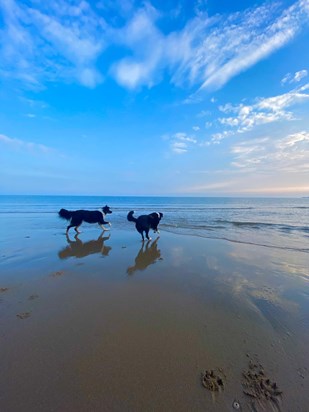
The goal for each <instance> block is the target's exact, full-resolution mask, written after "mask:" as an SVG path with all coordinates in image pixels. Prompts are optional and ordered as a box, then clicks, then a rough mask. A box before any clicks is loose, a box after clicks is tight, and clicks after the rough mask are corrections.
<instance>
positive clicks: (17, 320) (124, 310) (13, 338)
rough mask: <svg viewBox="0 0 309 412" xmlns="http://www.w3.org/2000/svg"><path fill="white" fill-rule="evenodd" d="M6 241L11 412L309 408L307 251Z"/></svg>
mask: <svg viewBox="0 0 309 412" xmlns="http://www.w3.org/2000/svg"><path fill="white" fill-rule="evenodd" d="M1 246H2V251H1V275H0V288H1V289H0V322H1V331H0V339H1V342H0V343H1V345H0V348H1V349H0V351H1V361H2V362H1V364H2V368H1V374H0V388H1V396H0V410H1V411H2V410H3V411H5V412H11V411H12V412H13V411H14V412H18V411H23V412H24V411H74V412H76V411H86V410H87V411H88V410H91V411H177V412H178V411H205V410H209V411H210V410H211V411H220V412H221V411H232V410H237V408H238V407H239V408H238V410H243V411H252V410H253V411H255V410H257V411H260V410H266V411H272V410H274V411H304V412H305V411H307V410H308V405H309V393H308V391H307V390H306V387H308V380H309V364H308V363H309V362H308V359H309V356H308V355H309V353H308V352H309V351H308V347H309V345H308V344H309V333H308V332H309V328H308V326H309V325H308V322H309V320H308V319H309V316H308V308H309V304H308V296H309V287H308V268H307V267H308V254H306V253H299V252H297V253H296V252H288V251H285V252H284V253H283V252H282V251H280V250H278V249H271V248H263V247H260V248H259V247H254V246H250V245H242V244H237V243H231V242H225V241H217V240H209V239H201V238H198V237H192V236H184V235H173V234H169V233H165V232H163V233H161V236H160V238H158V237H157V236H153V240H152V241H151V242H149V243H146V242H145V243H144V244H142V242H141V241H140V238H139V236H138V234H137V233H136V232H135V231H134V230H132V232H126V231H121V230H117V231H116V230H114V231H113V230H112V231H111V233H108V232H105V233H103V234H102V235H100V230H99V229H94V228H88V227H85V228H83V233H81V234H80V235H79V236H78V237H77V238H76V237H74V235H73V233H72V234H71V235H70V237H69V238H66V236H65V234H64V233H63V232H62V231H58V230H53V229H48V230H44V229H42V228H40V229H39V230H34V231H33V230H31V231H27V229H26V228H24V229H23V228H20V230H19V231H18V230H17V228H13V229H12V231H11V232H10V233H8V234H7V236H6V237H5V238H3V239H2V242H1ZM255 375H256V376H255Z"/></svg>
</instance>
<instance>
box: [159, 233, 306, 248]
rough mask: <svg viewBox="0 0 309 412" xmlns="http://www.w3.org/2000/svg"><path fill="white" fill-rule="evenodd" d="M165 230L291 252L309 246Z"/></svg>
mask: <svg viewBox="0 0 309 412" xmlns="http://www.w3.org/2000/svg"><path fill="white" fill-rule="evenodd" d="M164 229H165V230H166V231H167V232H170V233H174V234H176V235H185V236H196V237H201V238H205V239H217V240H225V241H227V242H231V243H240V244H244V245H252V246H261V247H266V248H270V249H280V250H289V251H293V252H302V253H309V248H299V247H290V246H279V245H273V244H266V243H259V242H250V241H248V240H239V239H231V238H228V237H226V236H211V235H207V234H204V233H203V234H201V233H192V232H190V233H185V232H178V231H175V230H173V229H170V230H169V229H168V228H166V227H165V228H164Z"/></svg>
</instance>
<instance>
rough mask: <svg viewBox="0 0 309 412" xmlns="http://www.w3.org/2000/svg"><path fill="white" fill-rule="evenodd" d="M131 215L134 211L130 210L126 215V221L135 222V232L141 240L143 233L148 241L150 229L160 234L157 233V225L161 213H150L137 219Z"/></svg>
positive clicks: (161, 215)
mask: <svg viewBox="0 0 309 412" xmlns="http://www.w3.org/2000/svg"><path fill="white" fill-rule="evenodd" d="M133 213H134V211H133V210H131V212H129V213H128V215H127V219H128V221H129V222H135V227H136V230H137V231H138V232H139V233H140V234H141V235H142V239H143V240H145V238H144V232H145V235H146V238H147V239H148V240H150V237H149V230H150V229H152V230H153V231H154V232H157V233H160V232H159V231H158V224H159V223H160V220H161V219H162V217H163V213H159V212H153V213H150V214H149V215H141V216H139V217H138V218H135V217H134V216H133Z"/></svg>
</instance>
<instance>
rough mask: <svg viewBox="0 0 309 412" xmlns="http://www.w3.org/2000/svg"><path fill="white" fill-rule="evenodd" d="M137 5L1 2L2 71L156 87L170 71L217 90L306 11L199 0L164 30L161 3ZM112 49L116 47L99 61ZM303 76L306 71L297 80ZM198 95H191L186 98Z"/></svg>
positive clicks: (299, 6)
mask: <svg viewBox="0 0 309 412" xmlns="http://www.w3.org/2000/svg"><path fill="white" fill-rule="evenodd" d="M133 4H134V3H133V2H130V1H124V2H119V1H117V2H111V1H107V2H103V1H98V2H96V3H95V4H94V3H91V2H87V1H85V0H82V1H80V2H76V3H75V2H71V1H60V0H55V1H53V2H51V3H50V2H49V3H48V6H47V4H46V3H44V2H31V3H21V2H17V1H16V0H6V1H2V2H1V3H0V10H1V9H2V14H3V22H4V24H3V27H2V28H1V29H0V36H1V38H2V39H3V41H2V42H1V46H0V75H1V76H2V77H6V78H9V77H14V78H17V79H19V80H21V81H22V82H23V83H24V84H30V85H32V86H34V87H39V86H40V85H42V84H44V82H46V81H55V80H62V81H63V80H65V81H75V82H78V83H80V84H82V85H84V86H86V87H95V86H96V85H97V84H99V83H100V82H101V81H103V78H104V77H105V76H107V75H112V76H113V77H114V78H115V80H116V81H117V82H118V83H119V84H120V85H121V86H122V87H126V88H128V89H131V90H133V89H138V88H139V87H141V86H147V87H152V86H153V85H155V84H157V83H158V82H160V81H161V79H162V78H163V76H164V74H168V75H169V78H170V81H171V82H172V83H174V84H175V85H178V86H180V85H181V86H183V85H189V86H190V87H194V88H197V89H201V90H203V89H207V90H212V89H219V88H221V87H222V86H224V85H225V84H226V83H227V82H228V81H229V80H230V79H232V78H233V77H234V76H236V75H238V74H239V73H241V72H243V71H245V70H247V69H248V68H250V67H252V66H253V65H254V64H256V63H257V62H259V61H260V60H261V59H264V58H266V57H267V56H269V55H270V54H272V53H273V52H275V51H276V50H278V49H279V48H281V47H283V46H284V45H286V44H287V43H288V42H289V41H290V40H292V39H293V38H294V37H295V36H296V35H297V34H298V32H299V31H301V30H302V28H303V26H304V25H306V22H307V20H308V14H309V13H308V1H307V0H298V1H295V3H294V4H293V5H292V6H290V7H288V8H286V9H283V8H282V7H281V6H280V4H279V3H269V2H268V3H265V4H264V5H262V6H259V7H256V8H250V9H247V10H245V11H241V12H237V13H234V14H230V15H228V16H224V17H223V16H219V15H217V16H214V17H211V18H210V17H209V16H208V15H207V2H205V1H199V2H198V3H196V4H198V7H197V8H196V15H195V16H194V17H192V18H191V19H189V20H187V22H186V24H185V26H184V27H182V28H180V29H179V28H178V29H177V30H175V29H171V30H170V31H167V30H166V29H165V30H163V29H162V28H161V27H162V26H161V24H160V23H161V20H160V19H161V18H162V15H163V13H161V11H160V10H159V9H155V8H154V7H153V6H152V5H151V3H150V2H145V3H143V5H142V6H139V8H136V6H135V8H134V7H133ZM116 5H117V7H116ZM193 9H194V8H193ZM177 16H179V14H177V15H173V16H171V17H170V19H171V20H173V21H174V19H176V18H177ZM163 17H165V18H166V16H163ZM171 27H175V26H171ZM178 27H179V24H178ZM107 48H114V49H113V50H114V51H115V53H113V54H112V53H111V54H110V56H109V58H110V60H109V61H108V62H104V64H102V62H103V61H104V52H105V50H106V49H107ZM112 55H113V56H114V57H112V58H111V56H112ZM116 56H117V57H116ZM119 56H120V57H119ZM103 68H104V69H103ZM302 77H304V71H300V72H298V74H297V75H295V76H294V79H295V81H298V79H300V78H302ZM195 99H196V97H195V98H194V95H191V97H190V98H189V99H187V102H191V101H192V100H195Z"/></svg>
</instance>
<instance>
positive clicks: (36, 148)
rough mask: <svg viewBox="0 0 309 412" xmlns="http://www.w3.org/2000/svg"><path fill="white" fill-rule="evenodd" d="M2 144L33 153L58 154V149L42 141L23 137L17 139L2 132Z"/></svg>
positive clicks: (0, 142) (0, 135)
mask: <svg viewBox="0 0 309 412" xmlns="http://www.w3.org/2000/svg"><path fill="white" fill-rule="evenodd" d="M0 144H3V145H4V146H6V147H7V148H9V149H14V150H27V151H29V152H31V153H41V154H50V153H52V154H56V153H57V151H56V150H55V149H53V148H52V147H49V146H46V145H44V144H40V143H33V142H28V141H25V140H21V139H15V138H12V137H8V136H6V135H3V134H0Z"/></svg>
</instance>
